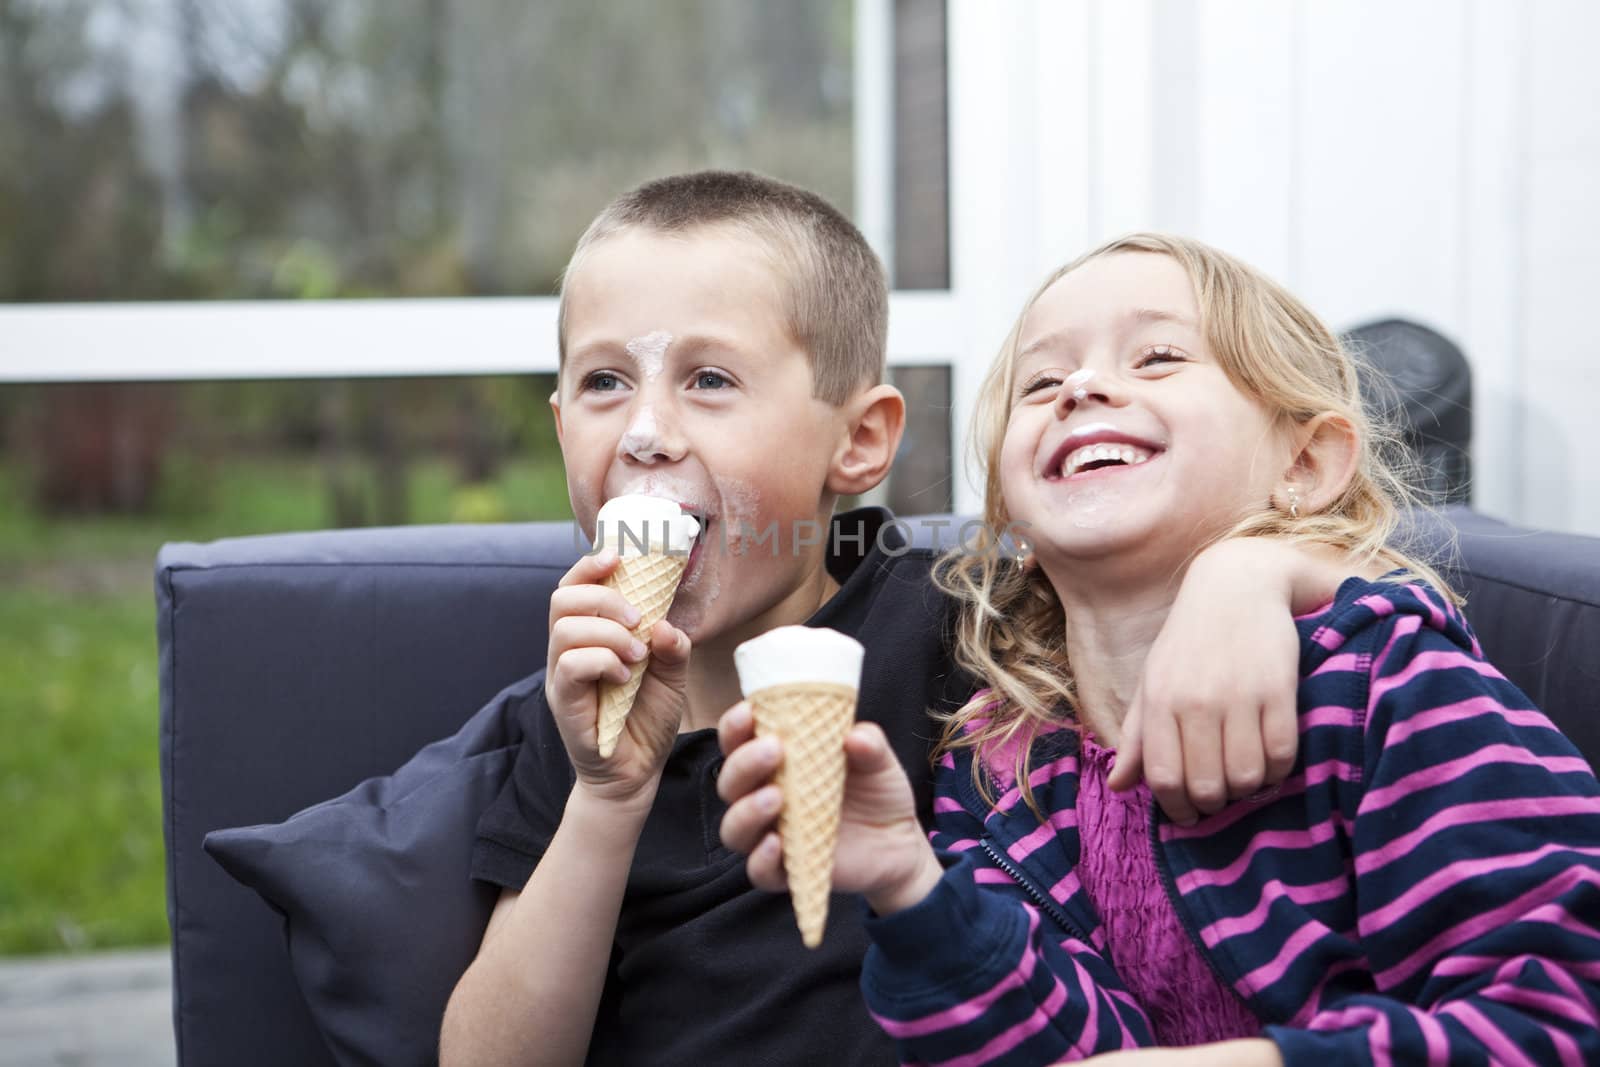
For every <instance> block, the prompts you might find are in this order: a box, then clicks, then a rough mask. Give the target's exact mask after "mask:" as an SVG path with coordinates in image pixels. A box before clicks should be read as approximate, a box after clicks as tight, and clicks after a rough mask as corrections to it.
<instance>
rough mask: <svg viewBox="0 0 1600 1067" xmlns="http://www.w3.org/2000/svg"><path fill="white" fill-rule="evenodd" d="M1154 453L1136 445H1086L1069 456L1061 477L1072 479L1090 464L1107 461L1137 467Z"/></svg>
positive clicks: (1062, 466) (1063, 465)
mask: <svg viewBox="0 0 1600 1067" xmlns="http://www.w3.org/2000/svg"><path fill="white" fill-rule="evenodd" d="M1152 455H1153V453H1150V452H1147V451H1145V450H1144V449H1142V448H1139V447H1137V446H1135V445H1114V444H1100V445H1084V446H1083V447H1082V448H1080V449H1077V450H1075V451H1073V452H1071V453H1069V454H1068V455H1067V460H1066V462H1065V463H1063V464H1062V465H1061V477H1063V478H1070V477H1072V476H1073V475H1074V474H1076V473H1078V471H1080V470H1082V469H1083V468H1084V467H1086V466H1088V465H1089V464H1090V463H1103V462H1105V461H1107V460H1117V461H1119V462H1121V463H1124V464H1126V465H1128V466H1130V467H1136V466H1138V465H1139V464H1141V463H1145V462H1147V461H1148V460H1149V459H1150V458H1151V456H1152Z"/></svg>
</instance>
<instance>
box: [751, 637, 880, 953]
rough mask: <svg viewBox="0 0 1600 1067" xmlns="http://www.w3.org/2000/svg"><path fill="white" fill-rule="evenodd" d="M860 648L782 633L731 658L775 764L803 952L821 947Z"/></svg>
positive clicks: (848, 641)
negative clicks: (775, 743) (777, 756)
mask: <svg viewBox="0 0 1600 1067" xmlns="http://www.w3.org/2000/svg"><path fill="white" fill-rule="evenodd" d="M862 655H863V649H862V647H861V644H860V643H859V642H857V641H856V640H855V639H854V638H851V637H847V636H845V635H844V634H841V633H838V632H836V631H833V630H827V629H823V628H820V627H819V628H810V627H804V626H782V627H778V628H777V629H774V630H769V631H768V632H767V633H765V634H763V635H761V636H760V637H757V638H754V639H752V640H750V641H746V642H745V643H744V644H742V645H740V646H739V647H738V649H736V650H735V651H734V664H735V665H736V666H737V668H738V671H739V682H740V685H741V687H742V688H743V690H744V693H745V696H746V698H747V699H748V700H749V701H750V707H751V711H752V712H753V714H754V717H755V730H756V736H758V737H767V736H776V737H777V738H778V739H779V741H781V742H782V744H783V753H784V755H783V763H782V765H781V766H780V767H779V768H778V773H777V776H776V782H777V785H778V788H779V789H780V790H781V791H782V793H783V808H782V810H781V811H779V813H778V833H779V835H780V836H781V837H782V838H783V863H784V867H785V868H786V870H787V871H788V875H789V896H790V899H791V902H792V903H793V906H794V915H795V921H796V922H797V923H798V925H799V927H800V937H801V940H803V941H804V942H805V944H806V947H807V948H816V947H817V946H818V945H820V944H821V943H822V932H823V928H824V927H825V926H826V925H827V921H828V895H829V894H830V893H831V892H832V888H833V858H834V852H835V851H836V850H837V848H838V845H839V816H840V811H841V809H842V807H843V804H844V782H845V755H844V739H845V735H846V734H848V733H849V732H850V726H851V724H852V723H853V722H854V721H855V714H856V691H857V688H858V686H859V684H860V678H861V660H862Z"/></svg>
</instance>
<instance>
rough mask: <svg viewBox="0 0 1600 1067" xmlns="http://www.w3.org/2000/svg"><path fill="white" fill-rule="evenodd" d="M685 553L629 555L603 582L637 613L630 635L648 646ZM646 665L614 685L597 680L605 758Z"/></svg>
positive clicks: (633, 667) (639, 665)
mask: <svg viewBox="0 0 1600 1067" xmlns="http://www.w3.org/2000/svg"><path fill="white" fill-rule="evenodd" d="M688 564H689V557H688V556H687V555H681V554H672V553H667V552H651V553H648V554H647V555H643V556H630V557H628V558H626V559H624V560H622V561H620V562H619V563H618V564H617V569H616V570H614V571H612V572H611V577H610V578H607V579H606V583H605V584H606V585H607V586H609V587H610V588H612V589H615V590H616V591H617V592H619V593H621V594H622V599H624V600H626V601H627V602H628V603H630V604H632V605H633V606H634V608H635V609H636V610H637V611H638V612H639V625H637V626H635V627H634V628H633V636H634V637H636V638H638V639H639V640H640V641H643V642H644V644H645V647H647V648H648V647H649V645H650V631H651V630H652V629H654V628H655V625H656V623H658V622H660V621H661V620H662V619H664V618H666V616H667V609H668V608H670V607H671V606H672V598H673V597H674V596H676V595H677V592H678V582H679V581H680V580H682V578H683V569H684V568H685V567H686V566H688ZM649 665H650V658H649V657H648V656H646V657H645V658H644V659H642V660H640V661H639V662H638V663H634V664H631V665H630V666H629V669H628V680H627V681H626V682H623V683H622V684H620V685H618V684H616V683H614V682H601V683H600V722H599V732H600V755H601V756H602V757H609V756H610V755H611V753H613V752H615V751H616V750H617V738H619V737H621V736H622V726H623V723H625V722H627V720H628V712H630V711H632V710H633V700H634V698H635V697H637V696H638V695H639V685H640V683H641V682H643V681H644V672H645V668H646V667H648V666H649Z"/></svg>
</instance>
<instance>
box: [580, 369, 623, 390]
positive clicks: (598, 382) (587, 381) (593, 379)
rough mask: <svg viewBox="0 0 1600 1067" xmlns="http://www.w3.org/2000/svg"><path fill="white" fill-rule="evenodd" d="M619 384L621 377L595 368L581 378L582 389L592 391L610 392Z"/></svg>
mask: <svg viewBox="0 0 1600 1067" xmlns="http://www.w3.org/2000/svg"><path fill="white" fill-rule="evenodd" d="M621 386H622V379H620V378H618V377H617V376H616V375H615V374H612V373H611V372H610V371H608V370H597V371H595V372H594V373H592V374H590V375H589V376H588V377H586V378H584V380H583V387H584V389H586V390H588V391H589V392H592V393H610V392H614V391H616V390H617V389H619V388H621Z"/></svg>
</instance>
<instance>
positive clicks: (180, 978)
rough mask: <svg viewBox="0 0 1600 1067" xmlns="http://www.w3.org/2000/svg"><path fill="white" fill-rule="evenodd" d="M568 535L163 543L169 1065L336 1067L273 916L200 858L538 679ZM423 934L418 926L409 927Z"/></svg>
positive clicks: (559, 527) (160, 595) (517, 529)
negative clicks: (223, 840) (174, 1061)
mask: <svg viewBox="0 0 1600 1067" xmlns="http://www.w3.org/2000/svg"><path fill="white" fill-rule="evenodd" d="M577 536H578V535H577V534H576V532H575V530H574V528H573V526H572V525H571V524H570V523H529V524H514V525H504V526H466V525H463V526H435V527H407V528H403V529H390V530H383V529H371V530H341V531H324V532H317V533H305V534H282V535H273V536H265V537H247V538H235V539H230V540H224V541H217V542H213V543H211V544H179V543H175V544H169V545H167V546H165V547H164V548H163V549H162V551H161V556H160V558H159V559H158V561H157V564H156V600H157V614H156V619H157V628H158V631H159V637H160V649H161V787H162V813H163V817H164V827H163V829H164V832H165V837H166V846H167V911H168V918H169V921H170V923H171V927H172V981H173V1004H172V1009H173V1027H174V1031H175V1037H176V1043H177V1051H178V1061H179V1062H180V1063H183V1064H195V1065H202V1064H214V1063H226V1064H229V1065H230V1067H257V1065H259V1067H277V1065H280V1064H285V1063H293V1064H295V1065H296V1067H325V1065H329V1064H333V1063H335V1062H336V1061H335V1059H334V1057H333V1055H332V1054H331V1052H330V1051H329V1048H328V1044H327V1042H326V1041H325V1040H324V1039H323V1037H322V1035H321V1032H320V1030H319V1028H318V1026H317V1024H316V1021H315V1019H314V1018H313V1016H312V1012H311V1010H310V1008H309V1006H308V1004H307V1001H306V998H305V996H303V995H302V993H301V990H300V984H299V982H298V980H297V977H296V975H295V973H294V971H293V969H292V967H291V965H290V958H289V953H288V952H287V951H286V949H287V942H286V940H285V937H284V923H283V919H282V918H281V917H280V916H279V915H278V914H276V913H275V912H274V911H273V910H272V909H271V908H270V907H268V906H267V904H266V903H265V902H264V901H263V900H262V898H261V897H260V895H259V894H257V893H255V892H254V891H252V890H250V889H248V888H246V887H245V886H243V885H241V884H240V883H239V882H237V881H235V880H234V879H233V878H230V877H229V876H228V874H227V872H226V871H224V870H223V869H222V867H221V866H220V865H219V864H218V863H217V862H216V861H215V860H214V859H212V858H211V857H210V856H208V855H207V854H206V853H205V852H204V851H203V850H202V848H201V841H202V839H203V838H204V837H205V835H206V834H207V833H209V832H210V831H212V830H217V829H221V828H223V827H233V826H253V825H258V824H262V823H272V822H281V821H282V820H285V819H287V818H289V816H291V815H292V814H294V813H295V812H297V811H300V810H301V809H304V808H306V807H308V806H310V805H312V804H316V803H319V802H321V801H324V800H326V799H328V798H329V797H335V796H339V795H340V794H343V793H345V792H347V791H348V790H350V789H351V788H352V787H354V786H355V785H356V784H357V783H359V782H361V781H363V780H365V779H367V778H371V777H374V776H378V775H386V774H389V773H391V772H393V771H394V770H395V768H397V767H399V766H401V765H402V764H403V763H405V762H406V761H407V760H409V759H410V758H411V757H412V756H414V755H415V754H416V753H417V751H418V750H419V749H420V748H422V746H424V745H426V744H428V743H430V742H433V741H436V740H438V739H440V738H444V737H449V736H450V735H451V734H453V733H455V732H456V731H457V730H459V729H460V728H461V725H462V723H464V722H466V720H467V719H468V718H469V717H470V716H471V715H472V714H473V713H474V712H475V711H477V710H478V709H479V708H482V707H483V706H484V705H485V704H486V703H487V702H488V701H489V700H490V699H491V698H492V697H493V696H494V695H495V693H496V692H497V691H499V690H501V689H503V688H504V687H506V686H507V685H510V684H512V683H514V682H515V681H516V680H517V679H519V678H525V677H527V676H528V675H529V674H530V673H532V672H533V671H536V670H538V669H539V668H540V667H542V666H543V664H544V653H545V644H546V641H547V634H546V623H547V620H548V603H549V597H550V592H551V590H552V589H554V587H555V585H556V582H557V581H558V580H559V579H560V577H561V575H562V574H563V573H564V572H565V571H566V569H567V568H568V567H569V566H570V565H571V563H572V561H573V560H575V559H576V558H577V557H578V553H579V551H581V547H580V543H579V542H578V541H577V540H576V538H577ZM421 921H425V920H421Z"/></svg>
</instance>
